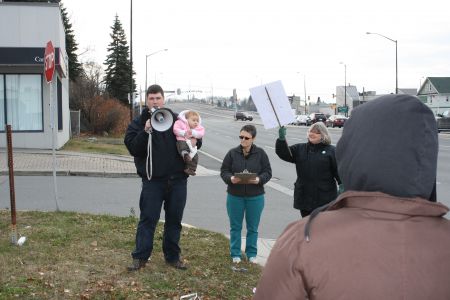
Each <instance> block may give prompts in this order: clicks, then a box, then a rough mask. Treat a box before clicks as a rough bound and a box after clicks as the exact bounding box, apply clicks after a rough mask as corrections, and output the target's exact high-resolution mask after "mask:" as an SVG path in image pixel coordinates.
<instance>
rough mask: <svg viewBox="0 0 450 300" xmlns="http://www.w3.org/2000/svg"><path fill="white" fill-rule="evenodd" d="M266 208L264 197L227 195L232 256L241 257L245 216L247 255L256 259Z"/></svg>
mask: <svg viewBox="0 0 450 300" xmlns="http://www.w3.org/2000/svg"><path fill="white" fill-rule="evenodd" d="M263 208H264V195H259V196H253V197H239V196H233V195H230V194H228V195H227V212H228V217H229V219H230V255H231V257H241V231H242V221H243V219H244V215H245V222H246V227H247V238H246V243H245V254H246V255H247V257H248V258H250V257H256V254H257V242H258V226H259V220H260V219H261V213H262V211H263Z"/></svg>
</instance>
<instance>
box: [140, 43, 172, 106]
mask: <svg viewBox="0 0 450 300" xmlns="http://www.w3.org/2000/svg"><path fill="white" fill-rule="evenodd" d="M167 50H169V49H160V50H158V51H155V52H152V53H150V54H147V55H145V88H144V89H145V95H146V96H145V97H147V89H148V86H147V59H148V57H149V56H152V55H154V54H156V53H159V52H163V51H167ZM145 101H147V99H145Z"/></svg>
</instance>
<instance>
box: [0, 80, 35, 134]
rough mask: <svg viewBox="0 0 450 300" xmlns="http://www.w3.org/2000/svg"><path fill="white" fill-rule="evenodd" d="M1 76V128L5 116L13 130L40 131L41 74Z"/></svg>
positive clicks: (2, 128)
mask: <svg viewBox="0 0 450 300" xmlns="http://www.w3.org/2000/svg"><path fill="white" fill-rule="evenodd" d="M2 77H3V78H2V79H3V80H2V81H3V83H2V84H0V91H1V90H3V92H2V96H0V103H1V104H3V105H2V106H1V107H0V115H1V116H0V120H1V121H2V122H1V125H0V126H1V127H0V128H1V130H2V131H4V130H5V118H6V121H7V123H8V124H11V127H12V130H14V131H42V130H43V127H44V125H43V112H42V110H43V109H42V75H40V74H39V75H38V74H17V75H16V74H5V75H2ZM5 111H6V114H5Z"/></svg>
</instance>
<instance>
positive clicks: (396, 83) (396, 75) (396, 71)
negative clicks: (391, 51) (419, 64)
mask: <svg viewBox="0 0 450 300" xmlns="http://www.w3.org/2000/svg"><path fill="white" fill-rule="evenodd" d="M366 34H376V35H379V36H381V37H384V38H385V39H388V40H390V41H391V42H394V43H395V93H396V94H398V64H397V40H393V39H391V38H388V37H387V36H384V35H382V34H379V33H376V32H366Z"/></svg>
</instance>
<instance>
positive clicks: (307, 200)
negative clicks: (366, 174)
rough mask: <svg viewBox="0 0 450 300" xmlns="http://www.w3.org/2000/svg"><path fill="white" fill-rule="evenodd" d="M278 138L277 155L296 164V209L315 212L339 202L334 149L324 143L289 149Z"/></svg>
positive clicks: (284, 142) (300, 145) (295, 146)
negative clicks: (328, 204) (326, 205)
mask: <svg viewBox="0 0 450 300" xmlns="http://www.w3.org/2000/svg"><path fill="white" fill-rule="evenodd" d="M289 149H290V150H291V153H292V156H291V154H290V153H289V150H288V145H287V143H286V141H281V140H280V139H277V141H276V143H275V152H276V154H277V155H278V157H279V158H281V159H282V160H285V161H287V162H291V163H294V164H295V169H296V171H297V180H296V181H295V184H294V208H296V209H302V210H309V211H312V210H314V209H315V208H317V207H319V206H322V205H325V204H327V203H328V202H330V201H332V200H334V199H336V197H337V186H336V181H337V183H338V184H341V179H340V178H339V175H338V171H337V165H336V157H335V154H334V152H335V147H334V146H332V145H325V144H322V143H320V144H315V145H314V144H311V143H300V144H295V145H293V146H289Z"/></svg>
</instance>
